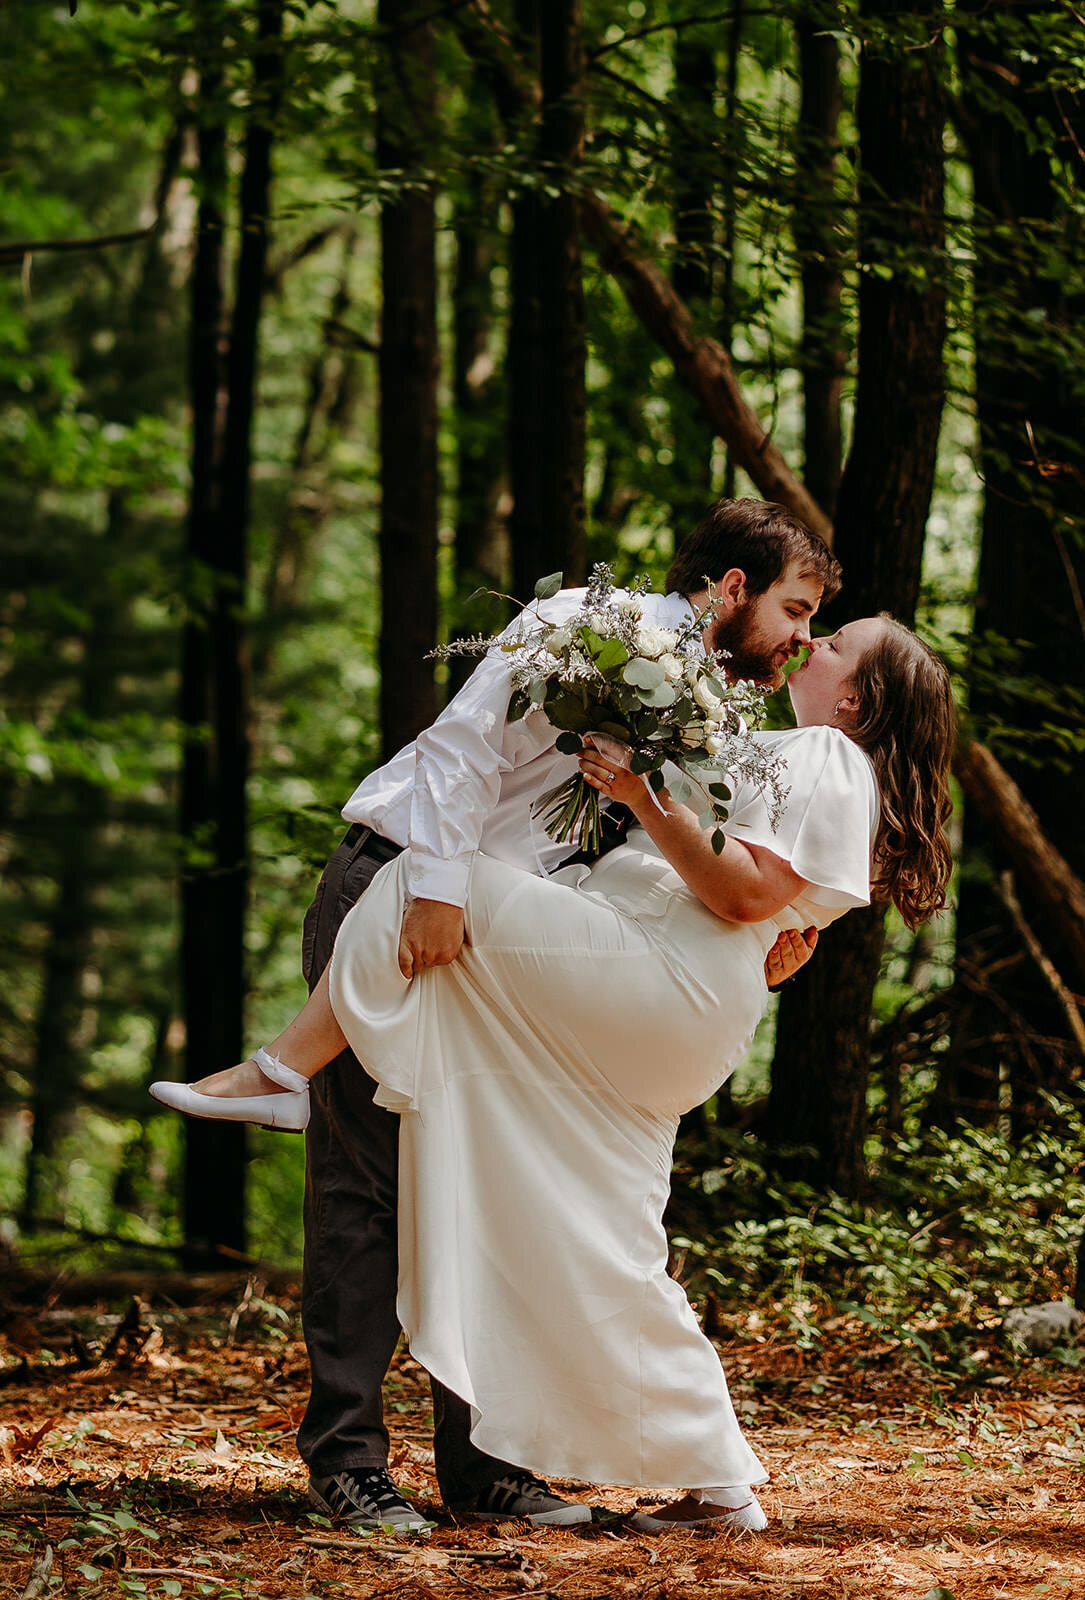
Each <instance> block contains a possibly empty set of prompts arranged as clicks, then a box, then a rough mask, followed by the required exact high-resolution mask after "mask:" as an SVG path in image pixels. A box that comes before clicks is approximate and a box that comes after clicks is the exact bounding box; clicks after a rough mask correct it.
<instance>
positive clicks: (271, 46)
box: [181, 0, 285, 1256]
mask: <svg viewBox="0 0 1085 1600" xmlns="http://www.w3.org/2000/svg"><path fill="white" fill-rule="evenodd" d="M284 6H285V0H256V4H255V7H254V19H253V20H254V28H253V37H252V45H251V49H252V78H251V84H250V91H249V104H248V108H247V112H246V123H245V139H244V154H243V162H242V172H241V180H240V200H239V207H238V220H239V228H240V235H241V244H240V249H239V253H238V259H237V274H236V284H235V291H234V300H233V310H232V316H231V318H230V321H229V326H228V329H227V326H226V308H225V289H224V270H225V262H224V231H225V226H226V217H227V212H228V205H229V170H228V168H229V130H228V123H227V118H228V116H229V111H228V106H229V100H230V92H229V86H228V84H227V82H226V75H225V72H224V69H223V66H222V59H221V50H222V46H221V27H222V21H223V18H222V16H221V13H220V10H219V8H218V7H217V6H216V5H214V4H213V3H208V4H206V5H203V6H202V7H201V18H200V20H201V23H202V34H201V40H200V43H201V48H202V50H203V52H204V58H203V61H202V64H201V75H200V84H199V94H198V105H197V110H196V116H197V140H198V149H199V174H200V205H199V210H198V213H197V219H196V228H197V237H196V253H195V259H194V263H193V273H192V316H191V333H190V357H189V362H190V366H189V374H190V392H191V398H192V414H193V428H192V488H191V499H190V506H189V519H188V553H189V559H190V563H191V568H192V572H191V581H192V596H191V598H190V611H189V619H188V621H187V622H186V625H185V630H184V640H183V664H182V686H181V716H182V721H183V723H184V726H185V730H186V739H185V749H184V767H183V772H182V784H181V833H182V839H183V841H184V845H185V849H186V860H185V864H184V871H183V874H182V888H181V916H182V931H181V967H182V992H183V1002H184V1015H185V1028H186V1041H187V1057H188V1064H189V1072H190V1075H191V1076H194V1077H201V1076H203V1074H204V1072H205V1071H206V1069H207V1067H208V1065H210V1064H211V1063H215V1062H221V1061H236V1060H238V1059H239V1057H240V1055H241V1052H242V1039H243V1032H244V996H245V973H244V947H245V913H246V907H247V888H248V831H247V830H248V811H247V806H246V797H245V784H246V778H247V776H248V761H249V746H248V661H247V652H246V641H245V625H244V606H245V588H246V582H247V578H248V538H247V535H248V519H249V475H250V466H251V455H252V419H253V407H254V397H255V386H256V362H257V350H258V333H259V326H260V311H261V306H262V299H263V288H264V280H265V275H266V263H267V237H268V207H269V201H270V188H271V156H272V148H273V140H274V129H275V118H276V114H277V111H278V106H279V99H280V95H281V88H282V76H283V52H282V27H283V13H284ZM224 335H225V351H224V350H223V343H224ZM185 1132H186V1146H185V1237H186V1244H187V1248H188V1250H189V1252H190V1254H191V1255H193V1256H199V1255H206V1254H208V1253H210V1252H213V1251H214V1248H215V1247H216V1246H217V1245H220V1244H221V1245H228V1246H230V1247H231V1248H234V1249H244V1245H245V1198H244V1191H245V1183H244V1130H243V1129H241V1128H237V1127H231V1126H230V1125H228V1124H223V1123H217V1122H202V1121H195V1122H189V1123H186V1128H185Z"/></svg>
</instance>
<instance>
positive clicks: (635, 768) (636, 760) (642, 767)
mask: <svg viewBox="0 0 1085 1600" xmlns="http://www.w3.org/2000/svg"><path fill="white" fill-rule="evenodd" d="M655 764H656V758H655V756H652V755H649V753H648V751H647V750H634V751H633V757H632V760H631V761H630V763H629V770H630V772H632V773H635V774H636V776H637V777H638V778H640V777H643V775H644V774H645V773H646V772H651V770H652V768H653V767H654V766H655Z"/></svg>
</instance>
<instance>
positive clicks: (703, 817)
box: [697, 806, 716, 828]
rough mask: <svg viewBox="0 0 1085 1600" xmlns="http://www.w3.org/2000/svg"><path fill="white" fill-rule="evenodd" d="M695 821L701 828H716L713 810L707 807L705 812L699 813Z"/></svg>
mask: <svg viewBox="0 0 1085 1600" xmlns="http://www.w3.org/2000/svg"><path fill="white" fill-rule="evenodd" d="M697 821H698V822H699V823H700V824H701V827H702V828H714V827H715V826H716V813H715V810H714V809H713V808H712V807H711V806H709V808H708V810H707V811H702V812H701V814H700V816H699V817H698V818H697Z"/></svg>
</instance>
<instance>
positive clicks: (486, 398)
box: [449, 175, 512, 692]
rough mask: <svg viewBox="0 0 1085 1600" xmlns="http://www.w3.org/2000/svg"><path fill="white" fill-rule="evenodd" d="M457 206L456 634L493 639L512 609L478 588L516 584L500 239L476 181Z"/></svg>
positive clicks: (454, 670) (455, 679)
mask: <svg viewBox="0 0 1085 1600" xmlns="http://www.w3.org/2000/svg"><path fill="white" fill-rule="evenodd" d="M468 185H469V187H468V193H467V195H466V197H465V198H464V200H463V201H462V202H461V203H460V205H459V206H458V207H457V211H456V215H455V219H454V223H453V228H454V232H455V237H456V275H455V280H454V283H453V290H452V296H453V306H452V326H453V357H452V360H453V372H452V396H453V401H454V409H455V416H456V590H457V623H456V629H455V633H456V634H457V635H459V636H460V637H464V636H467V635H470V634H474V633H490V632H493V630H494V628H495V627H497V626H500V625H501V623H502V622H503V621H504V620H505V615H506V609H507V608H504V609H503V608H502V606H501V603H500V602H496V601H494V600H493V599H492V598H480V599H479V600H477V601H474V602H472V601H470V600H469V598H468V597H469V596H470V595H471V594H472V593H473V591H474V590H476V589H478V588H485V589H489V590H492V591H494V592H496V593H506V592H507V591H508V589H509V586H510V584H511V583H512V575H511V572H510V560H509V557H510V552H509V539H508V529H507V528H506V527H505V525H504V522H503V520H502V518H501V516H500V514H499V503H500V498H501V491H502V486H503V484H504V483H505V481H506V474H505V454H506V452H505V445H506V437H505V420H506V414H507V408H506V398H505V382H504V375H503V373H502V372H500V371H499V370H498V368H497V364H496V362H495V360H494V356H493V352H492V349H491V344H492V340H493V328H494V280H493V274H494V268H495V265H496V238H497V236H496V233H495V231H494V229H493V228H492V227H490V226H488V225H487V223H486V222H485V221H484V220H483V219H484V218H485V216H486V210H487V207H486V196H485V194H484V192H483V185H482V183H481V181H480V180H479V179H478V178H477V177H475V176H473V175H472V176H471V177H470V178H469V179H468ZM474 664H475V663H474V662H473V660H472V659H471V658H470V657H467V656H454V657H453V658H452V660H451V661H450V663H449V687H450V689H451V690H452V691H453V692H454V691H455V690H456V689H457V688H459V686H460V685H461V684H462V683H463V682H464V681H465V680H466V678H467V677H468V675H469V674H470V672H471V670H472V668H473V667H474Z"/></svg>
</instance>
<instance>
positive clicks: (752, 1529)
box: [626, 1511, 768, 1538]
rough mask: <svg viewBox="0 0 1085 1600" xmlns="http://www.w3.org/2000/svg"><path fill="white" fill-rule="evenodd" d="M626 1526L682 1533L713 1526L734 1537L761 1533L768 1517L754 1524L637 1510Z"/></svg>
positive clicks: (644, 1530) (645, 1530)
mask: <svg viewBox="0 0 1085 1600" xmlns="http://www.w3.org/2000/svg"><path fill="white" fill-rule="evenodd" d="M626 1527H627V1528H632V1529H633V1531H634V1532H635V1533H651V1534H656V1533H683V1532H685V1530H686V1529H687V1528H714V1529H715V1530H716V1532H717V1533H725V1534H728V1535H729V1536H730V1537H731V1538H735V1537H736V1536H737V1535H739V1534H743V1533H763V1532H764V1531H765V1528H767V1527H768V1519H767V1518H766V1520H765V1522H764V1523H761V1524H758V1525H757V1526H754V1524H753V1523H750V1522H737V1521H736V1520H735V1519H734V1517H685V1518H681V1519H676V1520H671V1519H670V1518H665V1517H653V1516H652V1515H651V1514H650V1513H649V1512H647V1511H637V1512H635V1513H634V1515H633V1516H631V1517H627V1518H626Z"/></svg>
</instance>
